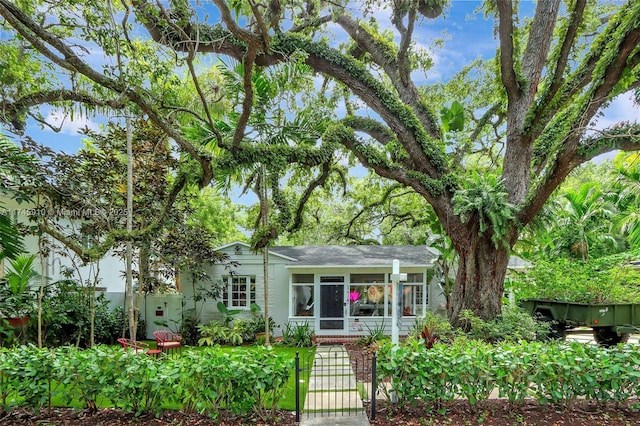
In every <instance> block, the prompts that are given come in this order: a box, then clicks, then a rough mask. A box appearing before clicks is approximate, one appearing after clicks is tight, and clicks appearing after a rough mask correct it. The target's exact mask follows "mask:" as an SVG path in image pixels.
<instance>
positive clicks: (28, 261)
mask: <svg viewBox="0 0 640 426" xmlns="http://www.w3.org/2000/svg"><path fill="white" fill-rule="evenodd" d="M35 258H36V257H35V255H20V256H18V257H16V258H15V259H13V260H11V261H10V266H9V268H8V271H7V273H6V275H5V278H4V279H3V280H0V312H1V313H2V316H4V317H5V318H7V320H8V321H9V324H11V325H13V326H22V327H24V326H25V325H26V323H27V321H28V320H29V317H30V315H31V314H32V313H33V311H34V310H35V306H36V295H35V293H34V292H33V291H31V289H30V287H29V284H30V283H31V280H32V279H34V278H36V277H37V276H38V273H37V272H36V271H35V270H34V269H33V262H34V261H35Z"/></svg>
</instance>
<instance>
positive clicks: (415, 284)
mask: <svg viewBox="0 0 640 426" xmlns="http://www.w3.org/2000/svg"><path fill="white" fill-rule="evenodd" d="M391 287H392V285H391V284H389V286H388V287H387V293H388V294H387V297H388V299H389V307H388V311H387V312H388V315H389V316H391V315H392V311H391V309H392V308H391V307H392V306H393V305H392V297H391ZM425 295H426V293H425V286H424V282H423V274H422V273H409V274H407V280H406V281H403V282H402V316H405V317H412V316H417V315H422V314H423V313H424V305H425V304H426V302H427V301H426V300H425Z"/></svg>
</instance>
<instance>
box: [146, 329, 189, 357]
mask: <svg viewBox="0 0 640 426" xmlns="http://www.w3.org/2000/svg"><path fill="white" fill-rule="evenodd" d="M153 337H154V338H155V339H156V345H157V347H158V349H159V350H160V351H162V352H163V353H165V352H166V353H167V354H169V353H171V352H176V351H180V350H182V336H180V335H179V334H178V333H174V332H173V331H171V330H156V331H154V332H153Z"/></svg>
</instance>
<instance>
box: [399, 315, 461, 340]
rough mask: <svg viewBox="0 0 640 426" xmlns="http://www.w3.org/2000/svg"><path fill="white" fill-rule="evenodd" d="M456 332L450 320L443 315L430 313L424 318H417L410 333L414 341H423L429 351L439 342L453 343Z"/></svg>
mask: <svg viewBox="0 0 640 426" xmlns="http://www.w3.org/2000/svg"><path fill="white" fill-rule="evenodd" d="M454 335H455V333H454V331H453V327H452V326H451V323H450V322H449V320H448V319H446V318H444V317H442V316H441V315H438V314H434V313H433V312H428V311H427V313H426V314H425V315H424V316H423V317H417V318H416V320H415V324H414V325H413V327H412V328H411V330H410V331H409V336H410V337H411V338H414V339H422V340H423V341H424V344H425V346H426V347H427V349H429V348H432V347H433V345H435V344H436V343H437V342H440V341H443V342H452V341H453V338H454Z"/></svg>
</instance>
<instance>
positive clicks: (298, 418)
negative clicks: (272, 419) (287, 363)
mask: <svg viewBox="0 0 640 426" xmlns="http://www.w3.org/2000/svg"><path fill="white" fill-rule="evenodd" d="M296 422H300V352H298V351H296Z"/></svg>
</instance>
